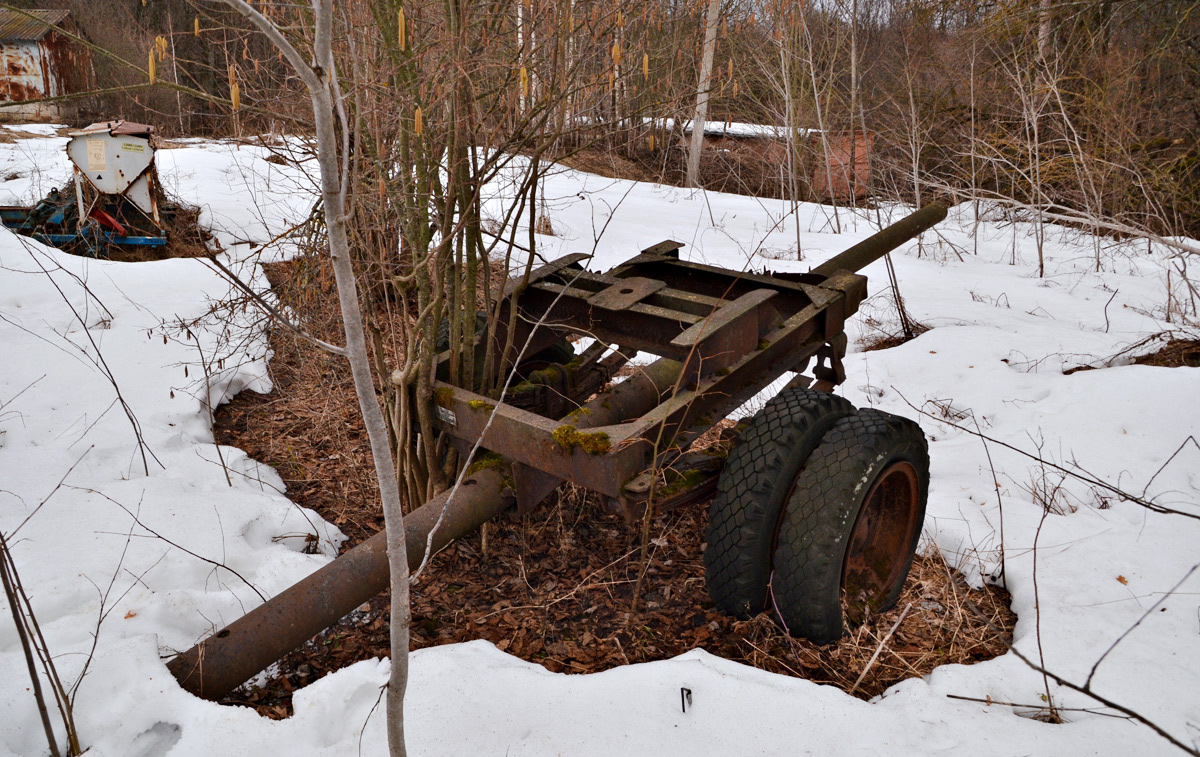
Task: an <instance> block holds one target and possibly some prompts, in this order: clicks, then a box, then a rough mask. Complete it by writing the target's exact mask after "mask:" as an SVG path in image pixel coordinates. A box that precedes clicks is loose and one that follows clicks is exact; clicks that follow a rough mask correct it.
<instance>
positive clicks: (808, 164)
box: [685, 131, 875, 202]
mask: <svg viewBox="0 0 1200 757" xmlns="http://www.w3.org/2000/svg"><path fill="white" fill-rule="evenodd" d="M874 142H875V139H874V135H873V134H870V133H866V134H864V133H863V132H854V133H853V134H851V133H849V132H826V134H825V144H824V145H822V142H821V133H820V132H818V131H810V132H808V133H807V134H806V135H805V138H804V141H803V144H802V145H801V148H800V150H801V156H800V173H801V176H800V177H799V178H800V182H801V184H802V185H805V186H807V188H808V191H809V193H810V196H811V197H812V198H813V199H819V200H826V201H827V200H831V199H832V200H835V201H837V202H848V201H850V200H860V199H863V198H865V197H867V196H868V195H870V193H871V149H872V147H873V146H874ZM685 145H686V138H685ZM852 147H853V153H854V156H853V165H851V163H852V161H851V151H852ZM704 149H705V150H719V151H724V152H728V153H730V154H732V155H735V156H737V157H738V158H740V159H741V162H742V163H743V164H744V163H745V162H746V159H747V158H750V159H752V160H753V161H757V162H761V163H762V164H763V165H770V166H777V167H778V170H780V171H784V170H786V166H787V165H788V142H787V140H786V139H785V138H782V137H770V136H741V135H738V136H733V135H727V136H726V135H710V134H705V136H704ZM826 149H828V153H829V155H828V162H826V160H825V151H826ZM780 180H781V181H782V180H783V177H782V174H781V175H780Z"/></svg>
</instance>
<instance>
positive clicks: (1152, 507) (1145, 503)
mask: <svg viewBox="0 0 1200 757" xmlns="http://www.w3.org/2000/svg"><path fill="white" fill-rule="evenodd" d="M891 388H892V391H894V392H895V393H896V394H897V395H898V396H899V397H900V399H902V400H903V401H904V404H906V405H908V406H909V407H910V408H912V410H913V411H914V412H916V413H919V414H920V415H923V416H925V417H926V418H929V419H931V420H934V421H937V422H938V423H944V424H946V425H947V426H950V427H952V428H956V429H958V430H959V431H965V432H967V433H968V434H971V435H972V436H978V437H980V438H981V439H986V440H987V441H989V442H991V443H992V444H998V445H1000V446H1001V447H1004V448H1005V449H1007V450H1011V451H1013V452H1016V453H1017V454H1018V455H1023V456H1025V457H1028V458H1029V459H1030V460H1035V461H1037V462H1038V463H1041V464H1042V465H1045V466H1047V467H1049V468H1053V469H1054V470H1056V471H1059V472H1061V473H1065V474H1066V475H1068V476H1070V477H1072V478H1075V479H1078V480H1080V481H1083V482H1084V483H1086V484H1091V485H1092V486H1096V487H1099V488H1101V489H1104V490H1106V491H1109V492H1112V493H1113V494H1115V495H1117V496H1118V497H1120V498H1121V499H1123V500H1125V501H1128V502H1132V503H1134V504H1135V505H1141V506H1142V507H1144V508H1146V509H1147V510H1149V511H1151V512H1155V513H1159V514H1161V515H1180V516H1182V517H1184V518H1191V519H1192V520H1200V515H1197V514H1195V513H1187V512H1184V511H1182V510H1176V509H1174V508H1171V507H1167V506H1165V505H1160V504H1158V503H1157V502H1151V501H1150V500H1147V499H1145V498H1144V497H1139V496H1137V495H1136V494H1130V493H1129V492H1127V491H1125V490H1124V489H1120V488H1118V487H1116V486H1113V485H1112V484H1110V483H1108V482H1107V481H1103V480H1101V479H1098V478H1096V477H1094V476H1092V475H1090V474H1088V475H1085V474H1084V473H1078V472H1076V471H1073V470H1070V469H1069V468H1064V467H1063V466H1061V465H1058V464H1057V463H1053V462H1050V461H1049V460H1046V459H1045V458H1042V457H1039V456H1037V455H1035V454H1033V453H1031V452H1026V451H1025V450H1023V449H1021V448H1020V447H1015V446H1013V445H1011V444H1009V443H1007V442H1003V441H1000V440H999V439H996V438H995V437H991V436H988V435H987V434H984V433H981V432H979V431H975V430H974V429H971V428H967V427H966V426H961V425H959V424H957V423H955V422H954V421H952V420H949V419H948V418H945V417H941V416H937V415H934V414H932V413H929V412H926V411H925V410H922V409H920V408H919V407H917V406H916V405H914V404H913V403H911V402H909V401H908V398H907V397H905V396H904V394H903V393H902V392H901V391H900V390H899V389H897V388H896V387H895V385H892V387H891ZM1080 470H1083V469H1082V468H1080ZM1085 473H1086V471H1085Z"/></svg>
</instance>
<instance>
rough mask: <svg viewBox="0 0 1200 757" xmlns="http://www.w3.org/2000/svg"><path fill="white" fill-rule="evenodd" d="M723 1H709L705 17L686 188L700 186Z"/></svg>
mask: <svg viewBox="0 0 1200 757" xmlns="http://www.w3.org/2000/svg"><path fill="white" fill-rule="evenodd" d="M720 11H721V0H708V11H707V12H706V13H705V16H704V54H703V56H702V57H701V59H700V83H699V85H697V87H696V115H695V117H694V118H693V119H692V143H691V145H690V146H689V148H688V162H687V177H686V178H685V179H684V186H688V187H696V186H699V185H700V150H701V148H702V147H703V146H704V119H705V118H706V117H707V116H708V92H709V89H710V86H709V85H710V84H711V82H712V66H713V54H714V53H715V52H716V49H717V16H718V15H720Z"/></svg>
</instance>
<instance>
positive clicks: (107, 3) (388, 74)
mask: <svg viewBox="0 0 1200 757" xmlns="http://www.w3.org/2000/svg"><path fill="white" fill-rule="evenodd" d="M13 5H14V6H15V7H22V6H24V7H29V8H34V7H41V8H47V7H67V8H69V9H70V10H71V11H72V15H73V17H74V19H75V22H76V24H77V26H78V28H79V31H80V34H81V35H82V36H83V37H85V38H86V39H87V40H89V41H90V42H91V43H93V44H94V45H96V51H95V52H94V54H93V58H94V63H95V66H96V69H97V73H98V78H99V81H100V86H101V87H102V88H107V87H114V86H120V87H126V88H128V90H127V91H124V92H118V93H113V94H110V95H107V96H105V97H104V98H102V100H101V102H98V103H96V104H95V112H96V114H97V115H100V116H102V117H111V116H113V115H117V116H122V117H125V118H129V119H131V120H139V121H146V122H150V123H154V124H155V125H156V126H158V127H159V128H160V129H162V131H163V133H164V134H165V135H168V136H187V135H204V136H223V135H234V134H248V133H256V132H263V131H276V132H295V131H301V132H303V131H304V130H305V129H306V124H307V123H308V122H310V121H311V114H306V112H305V107H304V104H305V101H304V98H303V97H298V96H297V95H299V94H300V90H299V82H298V80H296V79H295V77H294V76H290V77H289V75H288V74H287V71H288V69H287V68H286V66H285V65H284V63H283V62H282V60H281V59H280V56H279V54H278V53H277V52H276V51H275V49H274V48H273V47H272V46H271V45H270V44H269V43H268V42H267V41H266V39H265V38H264V37H262V35H261V34H258V33H257V32H254V31H252V30H251V28H250V26H249V25H248V24H246V23H245V22H244V21H243V20H242V19H241V17H240V16H238V15H237V14H235V13H233V12H232V11H229V10H228V9H226V8H225V7H224V6H223V5H221V4H218V3H196V2H189V0H145V1H143V0H59V1H58V2H45V1H42V2H24V3H21V2H17V3H14V4H13ZM253 5H254V6H255V7H258V8H261V9H262V10H263V12H264V13H265V14H266V15H267V16H268V17H270V18H273V19H275V20H277V21H278V22H279V23H280V25H281V26H282V27H283V28H284V29H285V30H289V31H290V32H291V33H292V34H293V36H294V37H295V38H296V39H297V40H300V39H301V38H303V37H304V35H305V33H306V31H311V29H310V28H309V27H310V24H311V19H309V18H308V17H307V16H306V13H305V12H303V11H300V10H297V9H296V8H295V7H294V6H290V5H285V4H277V3H257V2H256V3H254V4H253ZM707 5H708V3H707V2H706V1H705V0H692V1H691V2H680V1H679V0H655V1H650V2H627V1H626V2H603V3H601V2H589V0H517V1H516V2H513V1H511V0H500V1H497V0H484V1H480V0H458V1H457V2H449V1H447V0H408V1H407V2H400V1H399V0H355V1H354V2H347V3H342V4H340V7H339V9H338V11H337V13H336V21H337V23H338V24H339V25H340V28H339V33H338V39H339V43H340V44H339V49H338V51H337V54H338V58H339V67H340V69H341V70H340V71H339V78H340V79H341V83H342V86H343V88H344V89H345V91H346V92H347V94H348V95H349V96H350V100H349V102H350V103H351V104H352V105H353V107H354V109H355V110H356V111H357V115H358V116H359V118H360V121H359V123H360V124H363V125H364V126H365V125H367V124H374V125H377V126H381V127H382V126H383V124H384V123H385V122H387V121H389V120H391V121H395V122H397V125H399V124H407V126H406V127H405V128H407V129H408V130H409V131H411V130H412V128H413V126H414V124H413V120H412V119H413V116H414V113H415V111H416V110H417V109H418V108H420V110H422V111H423V116H424V121H425V122H426V124H429V125H431V126H432V125H433V124H432V123H430V122H434V121H441V120H444V118H443V117H441V116H434V117H431V114H433V113H434V112H435V111H437V110H438V109H443V110H447V112H448V111H449V110H454V108H453V105H452V103H453V101H454V100H455V99H456V98H458V99H459V100H461V97H462V93H459V94H457V95H456V94H454V89H455V88H456V86H457V85H454V84H452V77H453V73H452V72H454V71H458V72H460V73H461V74H462V76H461V77H460V78H461V82H460V84H462V85H464V86H466V87H468V88H470V89H471V93H470V97H471V98H472V108H471V110H472V111H474V112H473V113H472V115H471V116H470V118H474V119H476V121H474V122H472V121H469V120H468V121H467V123H466V125H467V126H468V127H469V129H470V131H469V132H468V133H474V135H475V136H476V137H477V138H478V139H479V141H480V143H490V144H492V145H493V146H498V147H505V146H508V147H520V148H521V149H525V148H526V147H527V146H528V144H529V143H530V141H531V140H530V136H531V134H530V133H531V132H534V131H536V132H538V133H539V134H540V135H543V136H544V135H546V134H553V135H554V139H553V140H551V143H550V144H549V145H548V146H547V149H548V150H549V154H550V155H551V156H554V155H556V154H557V155H561V154H564V153H566V152H569V151H570V150H574V149H578V148H580V147H582V146H588V147H598V148H601V149H602V150H604V151H606V152H608V153H610V154H615V155H618V156H620V157H621V158H624V159H628V160H632V161H634V162H635V163H637V164H639V165H640V167H641V171H642V173H641V175H643V176H646V177H650V178H655V179H659V180H663V181H667V182H672V183H680V182H681V181H682V179H683V163H684V160H685V156H684V152H685V151H686V146H685V144H684V143H683V140H681V139H679V135H678V134H672V133H670V130H665V129H663V128H661V124H659V125H658V128H656V124H655V123H654V122H652V121H647V119H657V118H664V117H666V118H672V117H673V118H677V119H679V118H689V117H690V116H691V114H692V109H693V108H694V105H695V95H696V90H697V83H698V70H699V68H700V62H701V54H702V47H703V38H704V31H705V29H704V27H705V16H706V14H705V7H706V6H707ZM1197 6H1198V4H1197V3H1194V2H1181V1H1179V0H1157V1H1155V0H1151V1H1149V2H1134V1H1132V0H1085V1H1082V2H1080V1H1078V0H1070V1H1069V2H1064V1H1063V0H1011V1H1009V2H981V1H979V0H917V1H913V0H820V1H814V0H810V1H809V2H790V1H785V0H765V1H761V2H759V1H755V0H724V2H722V3H720V11H719V17H718V21H717V28H716V50H715V56H714V60H713V65H712V81H711V84H710V87H709V91H710V92H711V100H710V105H709V108H710V112H709V118H710V119H711V120H718V121H719V120H726V121H741V122H753V123H763V124H773V125H777V126H784V127H794V128H796V129H821V130H823V131H826V132H828V133H831V134H832V133H839V132H841V133H846V132H852V131H859V132H861V131H865V132H867V133H869V134H870V135H871V137H872V140H873V149H872V151H871V167H870V170H871V184H872V188H871V191H872V194H873V195H874V196H876V197H884V198H895V199H902V200H905V201H907V202H911V203H914V204H921V202H923V201H926V200H928V199H929V198H930V197H931V196H938V197H942V198H944V199H950V200H954V199H958V200H962V199H973V198H988V199H999V200H1003V201H1005V202H1006V204H1009V205H1014V206H1016V207H1017V208H1027V207H1028V206H1043V207H1048V206H1050V205H1062V206H1064V207H1066V208H1070V209H1072V210H1073V211H1076V212H1077V213H1079V214H1080V216H1081V217H1084V218H1086V217H1090V216H1098V217H1103V218H1107V219H1110V220H1115V221H1117V222H1119V223H1121V224H1130V225H1132V226H1135V227H1138V228H1144V229H1147V230H1151V231H1153V232H1154V233H1159V234H1181V235H1188V236H1192V237H1195V236H1198V235H1200V196H1198V195H1200V192H1198V190H1197V189H1196V187H1197V186H1200V182H1197V181H1196V179H1197V178H1198V176H1200V173H1198V170H1197V159H1198V158H1200V152H1198V149H1200V148H1198V144H1197V140H1198V139H1200V136H1198V135H1200V130H1198V129H1197V114H1198V112H1200V110H1198V102H1197V98H1198V96H1200V95H1198V93H1200V22H1198V20H1197ZM400 14H403V15H404V16H405V21H406V26H407V29H405V30H404V31H405V36H406V37H407V38H408V39H406V40H404V43H405V45H404V47H403V49H401V47H400V46H399V43H400V40H399V33H400V31H399V26H398V21H397V19H398V16H399V15H400ZM455 17H456V18H457V20H456V18H455ZM455 24H459V25H460V27H459V28H457V29H454V28H452V27H453V26H454V25H455ZM448 35H456V36H458V37H459V38H460V39H459V43H458V44H454V45H449V46H448V45H446V44H445V43H446V42H447V39H448ZM101 51H107V54H106V53H104V52H101ZM149 57H156V58H157V59H158V60H157V61H156V64H157V65H156V80H157V86H155V87H149V86H147V85H148V84H149V81H148V71H147V69H148V67H149V66H148V58H149ZM178 87H184V88H188V89H192V90H194V91H196V92H202V93H206V94H207V95H209V96H210V98H208V99H206V98H202V97H199V96H197V95H195V94H191V93H188V92H185V91H181V90H180V89H179V88H178ZM235 94H236V99H237V100H238V103H237V105H238V107H237V108H236V109H235V108H234V103H233V100H234V99H235ZM459 112H460V113H461V111H459ZM426 124H422V125H423V126H424V125H426ZM389 128H392V129H393V130H394V127H384V129H383V131H379V132H377V133H378V135H379V136H380V137H382V136H383V135H384V132H386V131H388V129H389ZM444 136H445V133H444V132H443V133H442V134H440V135H439V137H440V138H444ZM532 141H533V142H536V143H539V144H544V143H545V141H546V140H543V139H533V140H532ZM796 142H797V144H796V149H795V152H797V153H801V152H803V151H805V150H807V151H814V150H816V151H821V150H822V145H821V144H820V142H819V141H814V140H802V139H798V140H796ZM800 159H801V158H800V157H799V156H798V157H797V158H796V160H800ZM764 173H766V174H767V176H766V177H765V178H764V177H763V176H761V174H764ZM791 173H792V174H793V176H794V175H795V173H796V172H795V171H792V172H791ZM702 176H703V183H704V184H705V185H706V186H710V187H713V186H715V188H720V189H724V190H731V191H738V190H739V189H740V190H742V191H746V192H754V193H761V192H762V191H763V189H764V188H769V189H770V193H773V194H778V193H780V192H781V191H782V192H783V193H784V194H791V193H798V194H802V195H803V196H804V197H805V198H808V197H811V194H812V192H811V189H812V188H811V187H798V186H794V185H795V181H792V182H790V183H789V181H788V179H787V172H784V171H781V169H780V167H779V166H773V165H763V161H757V162H755V161H746V160H742V159H730V160H721V159H719V158H718V159H716V160H707V161H706V165H705V167H704V173H703V174H702ZM780 178H782V179H783V181H782V182H781V181H780V180H779V179H780Z"/></svg>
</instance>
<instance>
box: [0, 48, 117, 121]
mask: <svg viewBox="0 0 1200 757" xmlns="http://www.w3.org/2000/svg"><path fill="white" fill-rule="evenodd" d="M94 87H95V71H94V69H93V67H92V59H91V54H90V53H89V51H88V50H87V48H85V47H82V46H80V45H77V44H75V43H74V42H73V41H72V40H71V39H70V38H69V37H66V36H64V35H62V34H60V33H59V32H57V31H54V30H52V29H51V30H49V31H48V32H47V33H46V34H45V35H44V36H42V37H41V39H37V40H32V39H13V40H0V102H12V103H19V102H22V101H25V100H40V99H43V98H47V97H59V96H62V95H70V94H76V93H79V92H86V91H88V90H89V89H93V88H94ZM73 106H74V103H72V101H62V102H49V103H30V104H28V105H17V106H10V107H7V108H0V121H26V120H46V119H50V120H62V119H64V118H68V117H70V116H72V115H74V112H75V107H73Z"/></svg>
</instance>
